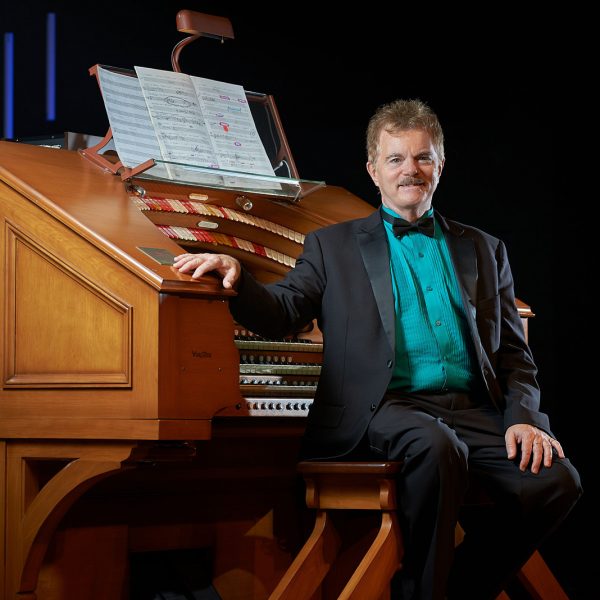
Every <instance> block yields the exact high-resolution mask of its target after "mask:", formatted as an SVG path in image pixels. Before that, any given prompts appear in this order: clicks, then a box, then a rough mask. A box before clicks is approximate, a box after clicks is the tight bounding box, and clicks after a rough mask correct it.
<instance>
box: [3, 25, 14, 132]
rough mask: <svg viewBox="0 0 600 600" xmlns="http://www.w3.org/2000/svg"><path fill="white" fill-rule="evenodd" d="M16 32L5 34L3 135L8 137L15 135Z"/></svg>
mask: <svg viewBox="0 0 600 600" xmlns="http://www.w3.org/2000/svg"><path fill="white" fill-rule="evenodd" d="M14 46H15V34H14V33H5V34H4V119H3V136H4V137H5V138H7V139H11V138H13V137H14V117H15V115H14V93H15V78H14V71H15V64H14V63H15V61H14Z"/></svg>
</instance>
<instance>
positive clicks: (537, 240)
mask: <svg viewBox="0 0 600 600" xmlns="http://www.w3.org/2000/svg"><path fill="white" fill-rule="evenodd" d="M155 4H156V6H154V5H155ZM387 4H388V3H375V2H373V3H370V4H365V5H363V8H362V9H361V10H358V9H349V8H344V7H343V5H341V6H340V7H339V8H337V9H336V10H333V9H328V10H327V11H325V10H324V9H325V7H326V6H325V3H324V2H321V3H316V2H315V3H313V2H302V3H297V4H294V5H291V4H285V5H284V4H282V5H281V8H280V9H277V8H268V9H267V8H266V7H265V8H261V7H260V6H261V4H260V3H253V4H252V5H250V4H249V3H246V4H244V5H242V4H241V3H238V2H195V1H189V2H186V3H185V4H181V3H180V2H173V1H163V2H160V3H149V2H132V1H123V2H114V3H111V4H108V3H106V4H104V5H102V6H99V5H98V6H88V5H83V3H81V4H79V5H78V4H77V3H67V2H63V3H61V2H31V1H30V2H27V1H26V2H22V3H20V4H18V5H17V4H15V3H12V2H11V3H8V2H6V3H5V4H4V5H2V8H0V33H2V32H6V31H11V32H14V34H15V64H16V75H15V100H16V101H15V104H16V107H15V135H16V136H17V137H27V136H37V135H45V134H51V133H56V134H60V133H62V132H63V131H66V130H68V131H75V132H84V133H93V134H97V135H103V134H104V133H105V131H106V129H107V120H106V117H105V112H104V108H103V104H102V101H101V98H100V94H99V91H98V89H97V85H96V83H95V80H94V79H93V78H91V77H90V76H89V75H88V72H87V70H88V68H89V67H90V66H92V65H94V64H96V63H101V64H107V65H112V66H120V67H125V68H132V67H133V66H135V65H140V66H146V67H154V68H159V69H170V52H171V49H172V47H173V46H174V44H175V43H176V42H177V41H178V40H179V39H181V38H182V35H181V34H179V33H178V32H177V31H176V28H175V14H176V13H177V11H178V10H179V9H181V8H188V9H192V10H198V11H201V12H206V13H209V14H216V15H222V16H227V17H229V18H230V19H231V21H232V24H233V28H234V32H235V36H236V39H235V40H233V41H229V42H227V43H225V44H223V45H222V44H220V43H218V42H216V41H214V40H209V39H204V40H199V41H197V42H195V43H194V44H193V45H192V46H190V47H188V48H186V49H185V50H184V51H183V54H182V67H183V70H184V71H185V72H188V73H191V74H195V75H200V76H203V77H208V78H213V79H220V80H223V81H229V82H231V83H238V84H241V85H243V86H244V87H245V88H246V89H247V90H253V91H261V92H267V93H270V94H273V95H274V96H275V99H276V101H277V105H278V109H279V112H280V115H281V118H282V120H283V124H284V127H285V129H286V133H287V136H288V140H289V142H290V146H291V148H292V151H293V153H294V158H295V160H296V164H297V166H298V169H299V172H300V175H301V176H302V177H303V178H305V179H317V180H325V181H327V183H329V184H332V185H340V186H342V187H345V188H347V189H348V190H350V191H351V192H353V193H354V194H356V195H358V196H360V197H362V198H363V199H365V200H366V201H368V202H370V203H372V204H374V205H376V204H377V203H378V196H377V194H376V189H375V188H374V186H373V185H372V183H371V181H370V179H369V177H368V175H367V172H366V170H365V167H364V164H365V160H366V159H365V150H364V131H365V128H366V124H367V121H368V119H369V117H370V116H371V114H372V113H373V111H374V110H375V109H376V108H377V107H378V106H379V105H380V104H382V103H384V102H389V101H391V100H394V99H396V98H400V97H402V98H415V97H418V98H421V99H422V100H425V101H426V102H427V103H429V104H430V105H431V107H432V108H433V109H434V110H435V111H436V112H437V114H438V116H439V118H440V120H441V122H442V125H443V127H444V131H445V136H446V166H445V169H444V173H443V175H442V179H441V183H440V186H439V188H438V191H437V192H436V196H435V199H434V205H435V206H436V207H437V208H438V209H439V210H440V211H441V212H442V213H443V214H444V215H446V216H448V217H450V218H454V219H457V220H459V221H463V222H466V223H469V224H472V225H475V226H478V227H481V228H482V229H484V230H486V231H488V232H490V233H492V234H494V235H497V236H499V237H500V238H502V239H503V240H504V241H505V242H506V244H507V247H508V251H509V257H510V259H511V265H512V269H513V274H514V277H515V289H516V293H517V296H518V297H519V298H521V299H522V300H524V301H525V302H527V303H528V304H530V305H531V307H532V309H533V311H534V312H535V314H536V316H535V318H534V319H533V320H532V321H531V324H530V344H531V347H532V349H533V352H534V356H535V358H536V361H537V363H538V366H539V368H540V374H539V380H540V383H541V386H542V390H543V395H542V398H543V401H542V408H543V410H544V411H545V412H547V413H548V414H549V415H550V417H551V423H552V427H553V430H554V433H555V434H556V435H557V436H558V438H559V439H560V440H561V442H562V443H563V446H564V448H565V450H566V452H567V454H568V455H569V456H570V457H571V459H572V461H573V463H574V464H575V465H576V466H577V467H578V469H579V471H580V473H581V475H582V480H583V484H584V487H585V488H586V494H585V495H584V497H583V498H582V500H581V502H580V503H579V504H578V506H577V507H576V508H575V510H574V511H573V513H572V514H571V515H570V516H569V518H568V520H567V521H566V522H565V523H564V524H563V525H562V526H561V528H560V529H559V530H558V531H557V532H556V533H555V534H554V535H553V536H552V538H550V539H549V540H548V541H547V542H546V544H545V545H544V546H543V548H542V553H543V555H544V556H545V557H546V560H547V561H548V562H549V563H550V565H551V567H552V568H553V570H554V572H555V573H556V574H557V576H558V577H559V579H560V580H561V582H562V583H563V585H564V587H565V589H566V590H567V592H568V593H569V594H570V596H571V598H573V599H579V598H592V596H593V594H592V589H593V588H592V577H593V576H594V572H593V570H592V563H591V558H590V554H589V553H588V552H586V551H584V550H583V549H582V545H584V544H587V543H588V542H590V543H593V542H594V541H595V536H596V535H597V517H596V513H595V511H594V504H595V502H596V501H597V496H596V497H594V496H593V495H592V493H591V492H590V488H591V486H592V485H593V483H592V481H593V478H594V475H595V472H594V470H593V469H594V467H593V463H592V460H593V458H595V456H596V452H593V453H592V452H591V448H592V444H591V443H590V439H594V437H593V436H594V433H593V430H594V428H595V420H596V417H597V414H598V409H597V406H596V405H597V403H598V397H597V393H596V387H595V379H596V377H597V376H598V368H597V367H596V362H597V361H596V351H595V350H593V349H592V348H593V344H594V343H595V342H596V340H597V337H598V332H597V325H596V319H595V316H594V309H595V304H596V303H595V302H592V300H593V292H592V289H591V288H592V287H593V282H592V276H594V277H595V276H596V274H597V263H596V252H595V246H596V239H595V238H596V237H597V236H596V235H595V230H597V229H598V227H597V224H596V222H595V221H594V219H595V210H594V208H595V207H594V202H595V198H594V197H593V196H594V190H593V188H592V187H591V184H592V183H593V179H592V173H593V164H592V163H593V161H591V160H590V159H591V157H592V155H591V154H588V153H587V151H584V150H583V146H580V143H581V142H580V139H583V138H585V137H586V131H587V128H588V127H590V126H591V122H592V121H593V120H594V119H593V117H591V116H590V114H591V111H590V107H589V106H588V105H587V103H588V97H587V89H586V88H587V84H586V81H587V74H586V72H585V69H581V65H582V60H583V59H585V49H584V48H583V47H581V46H579V43H578V42H579V40H580V38H582V37H585V32H584V31H583V30H582V25H584V24H585V21H586V16H585V15H581V14H579V15H578V17H579V18H578V21H577V23H574V22H573V21H571V20H570V19H569V17H568V15H569V14H570V13H572V11H569V10H565V11H561V12H560V14H559V13H558V12H557V13H556V14H549V13H548V9H547V8H544V10H535V11H534V10H532V11H531V13H530V14H526V13H525V12H524V9H523V7H519V8H517V7H509V6H506V7H504V8H502V9H500V8H499V7H498V6H487V7H486V9H485V11H484V10H483V9H479V8H477V7H471V8H466V7H465V8H457V7H452V8H446V10H445V12H444V14H442V13H440V12H438V11H437V10H436V9H434V8H433V7H432V5H430V4H427V5H425V4H423V5H420V6H417V5H414V6H404V5H402V4H397V5H391V6H387ZM269 6H270V5H269ZM48 11H54V12H56V14H57V40H58V55H57V75H58V90H57V119H56V121H55V122H54V123H47V122H46V121H45V98H44V94H45V54H44V52H45V50H44V48H45V14H46V12H48ZM573 65H577V66H578V67H579V69H578V70H575V69H574V68H573ZM595 445H596V444H594V446H595ZM592 553H594V551H592Z"/></svg>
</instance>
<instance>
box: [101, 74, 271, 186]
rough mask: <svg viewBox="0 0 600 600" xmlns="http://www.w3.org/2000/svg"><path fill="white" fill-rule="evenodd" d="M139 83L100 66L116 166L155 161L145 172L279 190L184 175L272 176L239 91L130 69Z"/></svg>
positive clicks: (238, 179)
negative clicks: (233, 173)
mask: <svg viewBox="0 0 600 600" xmlns="http://www.w3.org/2000/svg"><path fill="white" fill-rule="evenodd" d="M135 71H136V74H137V78H136V77H132V76H129V75H125V74H122V73H117V72H115V71H112V70H109V69H105V68H102V67H98V79H99V81H100V86H101V88H102V94H103V97H104V102H105V105H106V112H107V114H108V118H109V122H110V125H111V128H112V132H113V138H114V141H115V147H116V149H117V153H118V155H119V158H120V159H121V162H123V164H124V165H125V166H128V167H134V166H137V165H138V164H140V163H142V162H144V161H146V160H148V158H154V159H158V160H163V161H165V162H167V163H178V164H166V165H157V166H155V167H153V168H152V169H151V170H150V171H149V172H151V173H152V174H153V175H157V176H159V177H163V178H169V179H178V180H182V181H191V182H194V183H203V184H209V185H210V184H216V185H222V184H223V183H225V184H226V185H228V186H233V187H241V188H253V189H268V190H278V189H281V186H280V185H279V184H278V183H275V182H273V183H271V182H268V181H260V180H258V181H257V180H252V179H248V178H244V177H235V176H231V177H229V176H225V177H223V176H220V175H215V174H212V173H202V172H199V171H197V170H194V169H191V168H186V167H185V165H194V166H199V167H206V168H210V169H224V170H228V171H239V172H242V173H250V174H254V175H269V176H274V175H275V172H274V170H273V167H272V166H271V162H270V160H269V157H268V156H267V153H266V150H265V148H264V146H263V144H262V141H261V139H260V136H259V134H258V131H257V129H256V125H255V123H254V119H253V117H252V113H251V111H250V107H249V106H248V100H247V98H246V93H245V92H244V89H243V87H242V86H239V85H235V84H231V83H224V82H220V81H214V80H211V79H205V78H202V77H192V76H189V75H186V74H184V73H174V72H171V71H161V70H158V69H150V68H146V67H135Z"/></svg>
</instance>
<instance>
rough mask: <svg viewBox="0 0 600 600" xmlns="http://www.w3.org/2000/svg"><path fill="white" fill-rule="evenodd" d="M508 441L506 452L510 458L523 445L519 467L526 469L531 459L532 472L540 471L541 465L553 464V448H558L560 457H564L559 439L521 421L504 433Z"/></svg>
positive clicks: (513, 456)
mask: <svg viewBox="0 0 600 600" xmlns="http://www.w3.org/2000/svg"><path fill="white" fill-rule="evenodd" d="M504 440H505V441H506V452H507V454H508V458H509V459H510V460H512V459H514V458H515V457H516V456H517V447H518V446H519V445H521V461H520V462H519V469H521V471H525V469H527V465H528V464H529V461H531V472H532V473H539V471H540V466H541V464H542V460H543V464H544V466H545V467H551V466H552V449H554V450H556V452H557V454H558V456H559V458H564V457H565V453H564V452H563V449H562V446H561V445H560V443H559V441H558V440H555V439H554V438H551V437H550V436H549V435H548V434H547V433H546V432H545V431H542V430H541V429H538V428H537V427H534V426H533V425H525V424H524V423H519V424H517V425H511V426H510V427H509V428H508V429H507V430H506V434H505V435H504Z"/></svg>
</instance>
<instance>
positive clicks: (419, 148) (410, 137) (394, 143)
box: [367, 129, 444, 221]
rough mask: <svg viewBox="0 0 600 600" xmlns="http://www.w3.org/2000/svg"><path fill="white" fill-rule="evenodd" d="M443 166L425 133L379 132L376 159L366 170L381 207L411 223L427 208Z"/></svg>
mask: <svg viewBox="0 0 600 600" xmlns="http://www.w3.org/2000/svg"><path fill="white" fill-rule="evenodd" d="M443 166H444V163H443V162H442V161H440V159H439V157H438V155H437V152H436V151H435V149H434V147H433V143H432V141H431V137H430V136H429V134H428V133H427V132H426V131H425V130H423V129H406V130H401V131H397V132H395V133H388V132H387V131H385V130H383V131H382V132H381V134H380V136H379V153H378V156H377V160H376V161H375V163H371V162H368V163H367V170H368V171H369V175H371V178H372V179H373V181H374V182H375V185H376V186H377V187H378V188H379V191H380V192H381V201H382V202H383V204H384V206H387V207H388V208H390V209H392V210H393V211H395V212H396V213H398V214H399V215H400V216H402V217H404V218H405V219H407V220H412V221H414V220H415V219H417V218H419V217H420V216H421V215H422V214H423V213H425V212H426V211H427V210H429V208H430V207H431V199H432V197H433V192H435V189H436V187H437V184H438V181H439V179H440V175H441V174H442V168H443Z"/></svg>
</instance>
